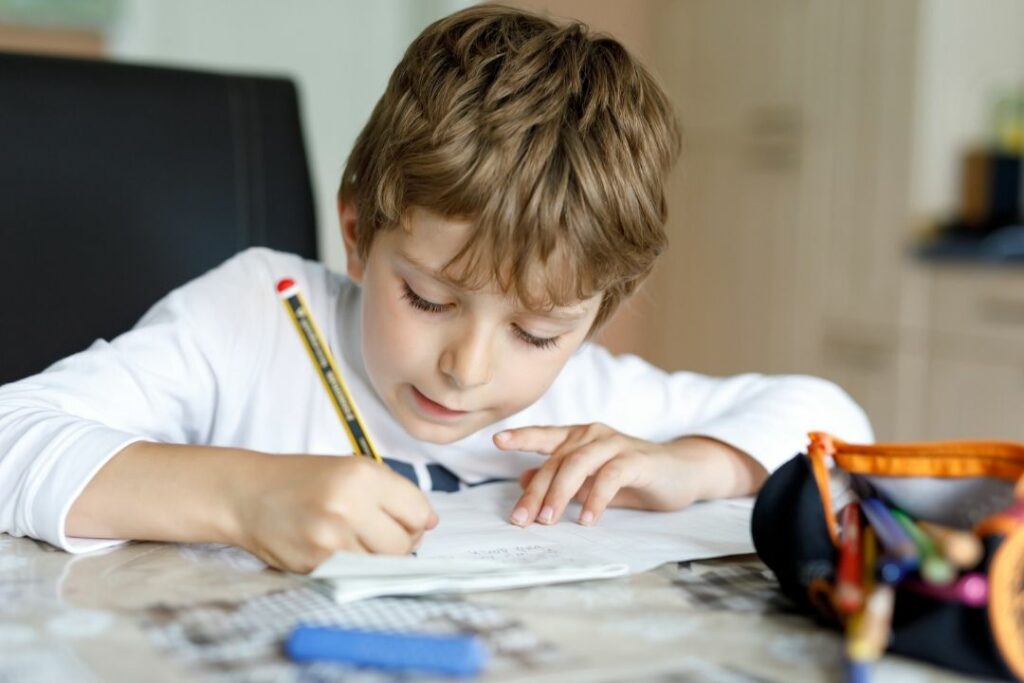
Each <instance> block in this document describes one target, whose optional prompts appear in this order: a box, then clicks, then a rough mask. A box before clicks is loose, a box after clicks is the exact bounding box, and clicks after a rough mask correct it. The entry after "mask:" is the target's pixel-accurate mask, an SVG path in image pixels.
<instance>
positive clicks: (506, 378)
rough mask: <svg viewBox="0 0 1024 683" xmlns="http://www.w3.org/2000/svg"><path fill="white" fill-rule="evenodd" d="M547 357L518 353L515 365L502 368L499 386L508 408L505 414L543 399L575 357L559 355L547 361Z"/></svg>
mask: <svg viewBox="0 0 1024 683" xmlns="http://www.w3.org/2000/svg"><path fill="white" fill-rule="evenodd" d="M545 353H546V352H545V351H536V352H534V351H530V352H528V353H522V352H520V353H515V354H514V355H512V356H511V357H510V360H511V362H509V363H508V364H506V365H505V366H504V367H503V368H502V373H501V374H502V377H501V381H500V382H498V383H496V384H497V385H498V386H499V387H500V389H501V394H502V397H503V403H504V405H505V406H506V409H505V410H504V411H503V412H507V413H508V414H511V413H515V412H518V411H519V410H522V409H523V408H525V407H527V406H529V405H531V404H532V403H534V402H535V401H537V399H539V398H540V397H541V396H543V395H544V392H545V391H547V390H548V388H549V387H550V386H551V383H552V382H554V381H555V378H556V377H557V376H558V373H559V372H560V371H561V369H562V368H563V367H564V366H565V363H566V362H567V361H568V360H569V356H570V355H571V354H570V353H562V352H559V353H551V354H550V355H549V356H548V357H546V358H545V357H544V355H545Z"/></svg>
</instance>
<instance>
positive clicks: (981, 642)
mask: <svg viewBox="0 0 1024 683" xmlns="http://www.w3.org/2000/svg"><path fill="white" fill-rule="evenodd" d="M830 460H831V462H829V461H830ZM830 464H831V465H832V466H833V470H835V471H838V472H839V473H840V475H839V477H838V478H841V477H842V476H844V475H849V476H850V477H851V478H852V479H853V480H855V481H856V480H858V479H860V480H861V483H863V482H864V481H870V482H871V483H873V484H877V485H878V486H879V488H881V489H882V490H884V491H888V492H890V494H889V497H890V498H893V497H895V496H894V494H893V493H892V492H893V491H896V492H898V491H899V489H900V485H901V484H913V487H912V488H913V489H914V490H915V491H916V492H917V496H918V498H921V492H922V491H923V492H925V497H927V493H928V491H929V487H936V488H939V487H942V495H943V497H944V498H945V499H946V500H953V501H954V502H955V505H953V506H952V507H953V508H955V509H956V510H968V509H970V510H978V509H984V507H985V504H988V505H989V507H991V506H992V505H993V504H994V505H996V506H997V508H998V509H997V510H996V511H995V512H994V513H992V514H985V515H984V516H983V517H981V518H980V519H979V521H978V523H977V524H975V525H973V527H974V533H976V534H977V535H978V536H979V537H980V538H981V540H982V542H983V549H984V552H983V558H982V560H981V562H980V564H979V566H978V567H977V569H976V571H979V572H983V573H984V574H986V575H987V577H988V585H989V594H988V599H987V604H986V605H984V606H980V607H970V606H967V605H965V604H963V603H960V602H954V601H947V600H941V599H936V598H933V597H929V596H926V595H922V594H920V593H918V592H914V591H911V590H906V589H902V588H900V586H899V585H897V587H896V591H895V596H896V599H895V605H894V608H893V615H892V628H891V636H890V640H889V644H888V647H887V651H888V652H892V653H895V654H900V655H905V656H907V657H912V658H916V659H920V660H924V661H928V662H931V663H933V664H937V665H940V666H943V667H948V668H950V669H954V670H956V671H959V672H962V673H965V674H970V675H976V676H988V677H992V678H1000V679H1004V680H1015V679H1017V680H1024V524H1021V518H1022V517H1024V444H1015V443H1008V442H994V441H984V442H983V441H965V442H935V443H924V444H921V443H916V444H874V445H870V446H865V445H857V444H848V443H845V442H842V441H840V440H839V439H834V438H832V437H830V436H828V435H826V434H820V433H816V434H812V435H811V445H810V447H809V448H808V453H807V454H800V455H797V456H796V457H794V458H793V459H792V460H790V461H789V462H787V463H786V464H785V465H783V466H782V467H781V468H779V469H778V470H776V471H775V472H774V473H772V475H771V476H770V477H769V478H768V480H767V481H766V482H765V484H764V486H763V487H762V489H761V492H760V493H759V495H758V497H757V500H756V503H755V505H754V511H753V520H752V534H753V539H754V546H755V549H756V551H757V553H758V555H759V556H760V557H761V559H762V560H763V561H764V562H765V564H766V565H768V567H769V568H770V569H771V571H772V572H773V573H774V574H775V577H776V578H777V579H778V581H779V585H780V588H781V590H782V592H783V593H784V594H785V595H786V596H788V597H789V598H790V599H791V600H792V601H793V602H794V603H795V604H796V605H797V607H798V608H799V609H800V610H801V611H803V612H804V613H806V614H808V615H810V616H812V617H814V618H815V619H816V620H818V621H819V622H820V623H822V624H824V625H827V626H829V627H832V628H840V627H841V625H842V619H841V617H840V615H839V613H838V611H837V610H836V609H835V606H834V605H835V603H834V600H833V592H834V587H835V567H836V562H837V558H838V550H837V545H838V533H837V521H836V520H837V518H836V512H837V510H836V509H835V508H834V507H833V505H832V502H833V491H832V487H833V486H832V485H831V484H830V481H833V480H835V479H837V477H836V476H835V472H834V471H833V470H830V469H829V465H830ZM830 475H831V476H830ZM983 478H991V479H993V480H997V481H1001V482H1005V484H1004V485H1003V487H1004V488H1005V490H1006V491H1007V493H1008V496H1007V498H1008V499H1009V501H1010V504H1009V505H1008V506H1004V505H1003V503H1004V502H1005V501H995V500H991V498H992V496H986V500H983V501H978V500H977V499H976V498H977V496H976V495H975V496H974V497H975V499H974V500H961V501H957V500H956V496H955V495H954V496H952V497H951V496H950V490H951V489H950V484H953V489H952V490H954V491H955V490H956V485H957V484H958V483H964V484H965V486H964V487H963V488H964V490H965V491H971V492H976V491H977V490H978V488H977V487H976V486H973V484H974V483H975V482H977V481H979V480H980V479H983ZM1014 482H1016V487H1014V485H1013V484H1014ZM897 495H898V494H897ZM966 495H971V494H970V493H968V494H966ZM893 502H894V503H895V504H897V505H899V506H901V507H913V506H908V505H904V502H903V501H900V500H898V499H897V500H894V501H893ZM979 502H980V505H979ZM919 517H920V515H919ZM920 518H925V519H927V517H920ZM936 521H937V520H936Z"/></svg>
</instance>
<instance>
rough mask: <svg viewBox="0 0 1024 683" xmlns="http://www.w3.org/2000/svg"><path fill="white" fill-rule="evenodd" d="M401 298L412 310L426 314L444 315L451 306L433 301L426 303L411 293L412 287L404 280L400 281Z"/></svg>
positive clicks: (414, 293) (417, 295)
mask: <svg viewBox="0 0 1024 683" xmlns="http://www.w3.org/2000/svg"><path fill="white" fill-rule="evenodd" d="M402 298H403V299H405V300H406V301H408V302H409V305H410V306H412V307H413V308H416V309H418V310H421V311H426V312H427V313H444V312H445V311H447V310H448V308H449V307H450V306H451V304H436V303H434V302H433V301H427V300H426V299H424V298H423V297H421V296H420V295H419V294H417V293H416V292H414V291H412V287H410V286H409V283H408V282H405V281H404V280H403V281H402Z"/></svg>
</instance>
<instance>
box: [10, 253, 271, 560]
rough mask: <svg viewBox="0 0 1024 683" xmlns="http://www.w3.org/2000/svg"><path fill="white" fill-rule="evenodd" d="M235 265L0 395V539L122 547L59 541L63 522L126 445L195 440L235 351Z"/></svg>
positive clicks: (238, 291)
mask: <svg viewBox="0 0 1024 683" xmlns="http://www.w3.org/2000/svg"><path fill="white" fill-rule="evenodd" d="M248 260H252V257H251V256H249V257H248ZM245 261H246V257H245V255H244V254H243V256H241V257H235V259H232V260H231V261H228V262H227V263H225V264H223V265H222V266H220V267H218V268H216V269H214V270H213V271H210V272H209V273H207V274H206V275H204V276H202V277H200V278H198V279H196V280H194V281H192V282H190V283H189V284H187V285H185V286H184V287H182V288H180V289H177V290H175V291H174V292H171V293H170V294H169V295H168V296H166V297H165V298H164V299H162V300H161V301H160V302H158V303H157V304H156V305H155V306H153V308H152V309H150V311H149V312H148V313H147V314H146V315H145V316H144V317H143V318H142V320H140V321H139V323H138V324H137V325H136V326H135V327H134V328H133V329H132V330H130V331H128V332H126V333H125V334H123V335H121V336H119V337H117V338H116V339H114V340H113V341H110V342H107V341H103V340H99V341H97V342H95V343H94V344H93V345H92V346H91V347H90V348H88V349H87V350H85V351H82V352H81V353H78V354H75V355H73V356H70V357H68V358H65V359H64V360H61V361H59V362H58V363H56V364H55V365H53V366H52V367H50V368H49V369H47V370H46V371H44V372H42V373H40V374H38V375H35V376H32V377H28V378H26V379H24V380H21V381H18V382H13V383H11V384H8V385H5V386H3V387H0V532H6V533H9V534H11V535H14V536H31V537H33V538H37V539H41V540H44V541H47V542H48V543H51V544H52V545H55V546H57V547H59V548H62V549H64V550H67V551H69V552H84V551H88V550H95V549H98V548H102V547H106V546H110V545H114V544H116V543H119V542H121V541H112V540H102V539H80V538H69V537H68V536H67V535H66V534H65V532H64V523H65V519H66V517H67V513H68V511H69V509H70V508H71V505H72V504H73V503H74V501H75V499H76V498H77V497H78V496H79V494H81V492H82V490H83V489H84V488H85V486H86V485H87V484H88V482H89V481H90V480H91V479H92V477H93V476H95V474H96V473H97V472H98V471H99V470H100V468H102V467H103V465H104V464H106V462H107V461H108V460H110V458H112V457H113V456H114V455H115V454H117V453H118V452H120V451H121V450H122V449H124V448H125V447H126V446H127V445H129V444H131V443H133V442H136V441H141V440H148V441H158V442H168V443H203V442H204V441H206V439H207V437H208V435H209V432H210V430H211V428H212V422H213V419H214V414H215V406H216V397H217V393H218V386H219V384H220V383H221V382H222V380H219V379H218V376H217V373H215V371H214V365H215V364H216V363H218V362H219V357H221V356H225V355H229V354H235V355H236V356H240V355H242V354H240V353H239V349H243V348H245V347H244V345H242V344H239V343H237V342H238V339H237V337H238V336H240V335H242V334H244V330H243V329H241V328H242V326H241V325H239V324H238V317H239V316H240V315H243V314H241V313H239V311H240V310H241V309H244V305H239V304H238V303H237V302H239V301H244V296H242V292H243V290H244V287H243V285H242V282H244V280H245V270H246V269H247V267H251V266H247V264H246V262H245ZM228 302H230V303H228ZM211 326H215V327H216V330H211V329H209V328H210V327H211ZM234 360H235V362H236V363H247V362H251V359H246V358H238V357H236V358H235V359H234Z"/></svg>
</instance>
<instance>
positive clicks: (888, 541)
mask: <svg viewBox="0 0 1024 683" xmlns="http://www.w3.org/2000/svg"><path fill="white" fill-rule="evenodd" d="M860 507H861V509H862V510H863V511H864V514H865V516H867V518H868V522H869V523H870V524H871V526H872V527H873V528H874V530H875V535H876V536H877V537H878V540H879V541H880V542H881V544H882V546H883V547H884V548H885V550H886V553H887V554H889V555H891V556H893V557H895V558H896V559H899V560H905V561H908V562H914V563H915V565H916V564H917V563H918V562H919V559H920V558H919V557H918V552H917V544H916V543H914V539H912V538H911V537H910V536H909V535H908V534H907V532H906V531H904V529H903V527H902V526H901V525H900V523H899V522H897V521H896V518H895V517H893V515H892V513H891V512H889V508H887V507H886V506H885V503H883V502H882V501H880V500H879V499H877V498H865V499H864V500H862V501H861V502H860Z"/></svg>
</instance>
